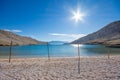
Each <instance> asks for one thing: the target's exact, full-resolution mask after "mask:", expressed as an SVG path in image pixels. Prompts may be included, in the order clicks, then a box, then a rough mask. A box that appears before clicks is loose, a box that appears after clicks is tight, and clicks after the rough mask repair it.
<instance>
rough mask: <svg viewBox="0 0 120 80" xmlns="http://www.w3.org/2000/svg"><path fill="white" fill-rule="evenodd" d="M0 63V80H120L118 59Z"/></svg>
mask: <svg viewBox="0 0 120 80" xmlns="http://www.w3.org/2000/svg"><path fill="white" fill-rule="evenodd" d="M77 60H78V59H77V58H52V59H51V60H50V61H48V60H47V58H36V59H32V58H26V59H12V61H11V63H8V60H3V59H1V60H0V80H120V56H112V57H110V59H108V58H107V56H99V57H82V58H81V59H80V74H78V61H77Z"/></svg>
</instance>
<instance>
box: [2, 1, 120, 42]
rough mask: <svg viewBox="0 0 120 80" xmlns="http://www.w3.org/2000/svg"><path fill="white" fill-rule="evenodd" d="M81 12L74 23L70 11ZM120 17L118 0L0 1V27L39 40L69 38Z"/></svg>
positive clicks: (77, 36)
mask: <svg viewBox="0 0 120 80" xmlns="http://www.w3.org/2000/svg"><path fill="white" fill-rule="evenodd" d="M77 9H80V12H81V13H83V14H85V16H84V17H83V18H82V19H83V20H82V21H81V20H79V21H78V22H75V20H74V19H71V18H72V17H73V13H72V11H74V12H76V11H77ZM117 20H120V0H0V29H4V30H10V31H13V32H15V33H17V34H20V35H23V36H29V37H33V38H35V39H38V40H41V41H52V40H54V41H56V40H59V41H72V40H75V39H77V38H79V37H82V36H84V35H87V34H89V33H92V32H95V31H97V30H99V29H100V28H102V27H104V26H105V25H107V24H108V23H110V22H113V21H117Z"/></svg>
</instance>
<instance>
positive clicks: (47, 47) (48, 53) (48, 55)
mask: <svg viewBox="0 0 120 80" xmlns="http://www.w3.org/2000/svg"><path fill="white" fill-rule="evenodd" d="M47 51H48V60H50V53H49V43H48V42H47Z"/></svg>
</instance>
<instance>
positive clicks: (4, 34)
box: [0, 30, 44, 46]
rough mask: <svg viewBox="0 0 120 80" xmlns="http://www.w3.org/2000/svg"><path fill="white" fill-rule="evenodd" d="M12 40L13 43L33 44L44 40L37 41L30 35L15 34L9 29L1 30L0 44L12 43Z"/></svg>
mask: <svg viewBox="0 0 120 80" xmlns="http://www.w3.org/2000/svg"><path fill="white" fill-rule="evenodd" d="M11 40H12V42H13V45H32V44H41V43H44V42H41V41H37V40H35V39H32V38H30V37H24V36H20V35H17V34H14V33H12V32H9V31H4V30H0V45H1V46H2V45H10V41H11Z"/></svg>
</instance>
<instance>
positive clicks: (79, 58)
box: [78, 44, 80, 74]
mask: <svg viewBox="0 0 120 80" xmlns="http://www.w3.org/2000/svg"><path fill="white" fill-rule="evenodd" d="M78 73H79V74H80V48H79V44H78Z"/></svg>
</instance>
